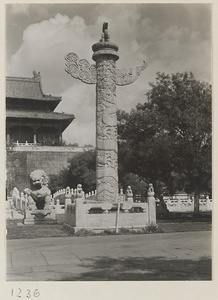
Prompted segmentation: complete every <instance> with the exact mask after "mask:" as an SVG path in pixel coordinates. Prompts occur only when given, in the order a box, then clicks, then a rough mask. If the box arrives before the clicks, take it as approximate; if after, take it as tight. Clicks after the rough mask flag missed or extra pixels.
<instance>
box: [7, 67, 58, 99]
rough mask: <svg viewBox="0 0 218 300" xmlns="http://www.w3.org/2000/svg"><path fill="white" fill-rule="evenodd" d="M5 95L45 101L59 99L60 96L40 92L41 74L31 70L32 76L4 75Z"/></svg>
mask: <svg viewBox="0 0 218 300" xmlns="http://www.w3.org/2000/svg"><path fill="white" fill-rule="evenodd" d="M6 97H8V98H17V99H34V100H45V101H54V100H57V101H58V102H60V101H61V97H56V96H51V95H45V94H43V92H42V85H41V76H40V74H39V73H38V74H37V73H36V72H35V71H34V72H33V77H32V78H23V77H9V76H7V77H6Z"/></svg>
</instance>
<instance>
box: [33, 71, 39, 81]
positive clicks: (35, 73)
mask: <svg viewBox="0 0 218 300" xmlns="http://www.w3.org/2000/svg"><path fill="white" fill-rule="evenodd" d="M32 78H33V79H35V80H37V81H40V80H41V74H40V72H38V73H37V72H36V71H33V77H32Z"/></svg>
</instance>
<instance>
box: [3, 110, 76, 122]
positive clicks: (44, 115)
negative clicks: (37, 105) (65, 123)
mask: <svg viewBox="0 0 218 300" xmlns="http://www.w3.org/2000/svg"><path fill="white" fill-rule="evenodd" d="M6 117H7V118H21V119H44V120H69V121H70V122H71V121H73V120H74V119H75V116H74V115H70V114H65V113H57V112H42V111H29V110H26V111H25V110H11V109H8V110H6Z"/></svg>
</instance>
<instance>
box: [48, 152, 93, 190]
mask: <svg viewBox="0 0 218 300" xmlns="http://www.w3.org/2000/svg"><path fill="white" fill-rule="evenodd" d="M95 153H96V152H95V150H89V151H84V152H82V153H79V154H77V155H76V156H75V157H73V158H72V159H71V160H70V161H69V167H68V168H66V169H63V170H62V171H61V172H60V174H59V175H57V176H53V177H52V178H50V184H49V187H50V189H51V190H52V191H57V190H58V189H62V188H66V187H67V186H69V187H70V188H74V189H75V188H76V187H77V184H82V187H83V191H84V192H85V193H87V192H91V191H94V190H95V189H96V175H95V174H96V171H95V170H96V166H95V161H96V160H95Z"/></svg>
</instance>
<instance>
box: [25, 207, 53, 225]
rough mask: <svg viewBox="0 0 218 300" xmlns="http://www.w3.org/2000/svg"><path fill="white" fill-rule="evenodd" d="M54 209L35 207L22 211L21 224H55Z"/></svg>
mask: <svg viewBox="0 0 218 300" xmlns="http://www.w3.org/2000/svg"><path fill="white" fill-rule="evenodd" d="M56 223H57V221H56V217H55V209H53V208H51V209H49V210H44V209H36V210H27V211H25V213H24V219H23V224H25V225H27V224H29V225H34V224H36V225H40V224H56Z"/></svg>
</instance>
